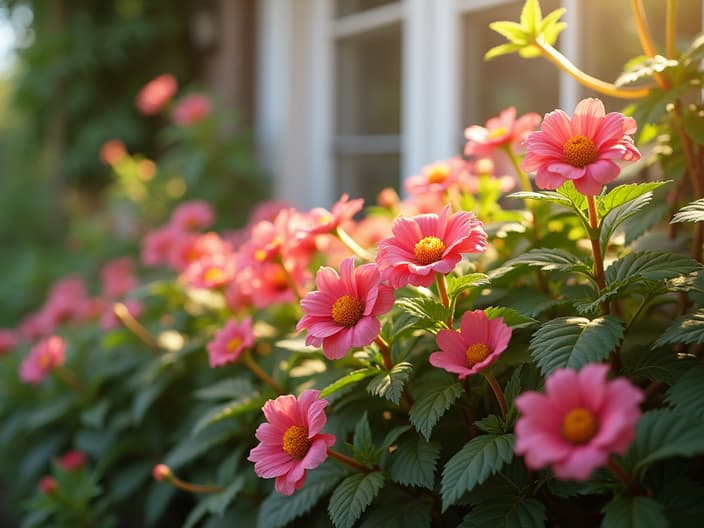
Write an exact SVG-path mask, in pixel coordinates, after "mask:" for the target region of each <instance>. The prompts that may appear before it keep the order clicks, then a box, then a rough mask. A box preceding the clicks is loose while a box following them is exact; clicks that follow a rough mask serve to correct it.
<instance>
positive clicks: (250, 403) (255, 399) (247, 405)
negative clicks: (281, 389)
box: [192, 393, 266, 434]
mask: <svg viewBox="0 0 704 528" xmlns="http://www.w3.org/2000/svg"><path fill="white" fill-rule="evenodd" d="M265 401H266V398H264V397H263V396H261V395H260V394H258V393H255V394H252V395H251V396H244V397H241V398H238V399H235V400H232V401H230V402H227V403H224V404H219V405H216V406H215V407H213V408H211V409H210V410H209V411H207V412H206V413H205V414H204V415H203V416H202V417H201V419H200V420H198V421H197V422H196V424H195V425H194V426H193V431H192V434H198V433H199V432H201V431H202V430H203V429H205V428H206V427H210V426H211V425H213V424H216V423H218V422H220V421H222V420H225V419H227V418H232V417H233V416H238V415H240V414H243V413H246V412H248V411H254V410H259V409H261V408H262V406H263V405H264V402H265Z"/></svg>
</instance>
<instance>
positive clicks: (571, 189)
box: [555, 180, 587, 213]
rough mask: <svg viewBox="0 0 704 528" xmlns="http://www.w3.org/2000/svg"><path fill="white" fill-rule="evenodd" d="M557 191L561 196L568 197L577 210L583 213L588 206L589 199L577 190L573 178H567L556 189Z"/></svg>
mask: <svg viewBox="0 0 704 528" xmlns="http://www.w3.org/2000/svg"><path fill="white" fill-rule="evenodd" d="M555 191H556V192H557V194H559V195H560V196H562V197H564V198H566V199H567V200H568V201H569V202H570V204H571V206H572V208H573V209H575V210H576V211H579V212H580V213H581V212H582V211H584V210H585V209H586V208H587V199H586V198H585V197H584V195H583V194H582V193H581V192H579V191H578V190H577V188H576V187H575V186H574V183H573V182H572V180H567V181H566V182H565V183H563V184H562V185H560V186H559V187H558V188H557V189H555Z"/></svg>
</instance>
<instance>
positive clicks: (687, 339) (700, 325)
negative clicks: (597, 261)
mask: <svg viewBox="0 0 704 528" xmlns="http://www.w3.org/2000/svg"><path fill="white" fill-rule="evenodd" d="M668 343H704V308H699V309H698V310H696V311H694V312H692V313H689V314H687V315H683V316H682V317H679V318H677V319H675V322H674V323H672V324H671V325H670V326H669V327H668V328H667V330H665V332H664V333H663V334H662V335H661V336H660V338H659V339H658V340H657V341H656V342H655V344H654V345H653V348H657V347H660V346H663V345H667V344H668Z"/></svg>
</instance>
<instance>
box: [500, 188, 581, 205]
mask: <svg viewBox="0 0 704 528" xmlns="http://www.w3.org/2000/svg"><path fill="white" fill-rule="evenodd" d="M508 197H509V198H517V199H520V200H526V199H528V200H539V201H543V202H548V203H553V204H556V205H561V206H562V207H569V208H572V207H573V205H572V202H571V201H570V200H569V199H568V198H566V197H565V196H562V195H561V194H559V193H557V192H554V191H543V192H534V191H519V192H515V193H511V194H509V195H508Z"/></svg>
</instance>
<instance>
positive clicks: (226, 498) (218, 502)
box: [183, 475, 244, 528]
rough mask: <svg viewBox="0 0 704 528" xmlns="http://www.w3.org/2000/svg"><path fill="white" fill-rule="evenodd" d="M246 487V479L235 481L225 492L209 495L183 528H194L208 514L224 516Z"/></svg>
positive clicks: (191, 514)
mask: <svg viewBox="0 0 704 528" xmlns="http://www.w3.org/2000/svg"><path fill="white" fill-rule="evenodd" d="M243 486H244V477H243V476H241V475H240V476H239V477H237V478H236V479H234V480H233V481H232V482H231V483H230V484H229V485H228V486H227V487H226V488H225V489H224V490H223V491H221V492H220V493H215V494H212V495H209V496H208V497H207V498H205V499H203V500H202V501H200V502H199V503H198V506H196V507H195V508H194V509H193V510H191V513H190V514H189V515H188V518H187V519H186V524H184V527H183V528H192V527H193V526H195V525H196V523H198V521H200V520H201V519H202V518H203V517H204V516H205V515H206V514H208V513H211V514H213V515H220V516H221V515H222V514H223V513H224V512H225V510H226V509H227V507H228V506H229V505H230V503H231V502H232V501H233V500H234V499H235V497H236V496H237V494H238V493H239V492H240V490H241V489H242V487H243Z"/></svg>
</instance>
